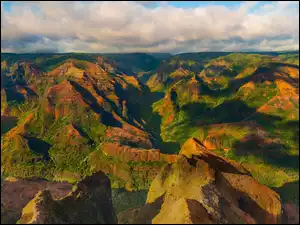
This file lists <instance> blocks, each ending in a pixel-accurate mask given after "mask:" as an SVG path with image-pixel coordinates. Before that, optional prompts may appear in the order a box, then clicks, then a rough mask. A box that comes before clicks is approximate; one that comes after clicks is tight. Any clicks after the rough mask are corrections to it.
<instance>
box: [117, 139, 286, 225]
mask: <svg viewBox="0 0 300 225" xmlns="http://www.w3.org/2000/svg"><path fill="white" fill-rule="evenodd" d="M158 199H160V202H161V204H160V205H159V206H157V205H156V204H157V200H158ZM154 203H156V204H154ZM153 204H154V205H156V207H155V208H153V207H151V206H152V205H153ZM145 207H148V209H149V210H150V212H149V213H152V218H147V221H145V220H144V221H143V220H141V218H142V217H141V215H140V214H141V213H140V212H143V210H145V209H144V208H145ZM145 207H144V208H143V207H142V208H140V209H138V210H135V215H132V214H131V216H133V218H132V217H131V218H130V219H128V218H126V215H127V216H129V215H130V212H129V211H127V212H126V214H124V213H123V214H120V215H119V223H124V222H126V221H129V220H130V221H131V222H133V223H135V222H137V220H139V221H138V222H149V221H151V223H159V224H160V223H170V222H171V223H234V224H239V223H247V224H253V223H280V217H281V202H280V198H279V195H278V194H277V193H276V192H274V191H272V190H271V189H269V188H268V187H266V186H264V185H262V184H260V183H258V182H257V181H256V180H255V179H254V178H253V177H252V176H251V174H250V173H249V172H248V171H247V170H246V169H245V168H244V167H243V166H241V165H240V164H238V163H236V162H233V161H230V160H227V159H225V158H222V157H220V156H217V155H215V154H214V153H212V152H211V151H209V150H207V149H206V148H205V147H204V146H203V144H202V143H201V142H200V141H199V140H197V139H195V138H193V139H190V140H188V141H187V142H186V143H185V144H184V145H183V147H182V149H181V151H180V156H179V159H178V160H177V162H175V163H173V164H168V165H166V166H164V167H163V169H162V171H161V173H160V174H159V175H157V176H156V178H155V179H154V180H153V182H152V184H151V187H150V190H149V193H148V197H147V204H146V206H145ZM158 208H160V210H157V209H158ZM154 212H155V213H154ZM131 213H133V211H132V212H131Z"/></svg>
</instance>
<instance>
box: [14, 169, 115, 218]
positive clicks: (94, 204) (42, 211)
mask: <svg viewBox="0 0 300 225" xmlns="http://www.w3.org/2000/svg"><path fill="white" fill-rule="evenodd" d="M116 222H117V218H116V216H115V212H114V209H113V205H112V199H111V187H110V181H109V179H108V177H107V176H106V175H105V174H104V173H103V172H97V173H94V174H93V175H92V176H89V177H86V178H84V179H83V180H81V181H80V182H79V183H78V184H77V185H75V186H74V187H73V190H72V192H70V193H69V195H68V196H66V197H64V198H61V199H59V200H54V199H53V198H52V195H51V192H50V190H42V191H39V192H38V194H37V195H36V196H35V197H34V198H33V199H32V200H31V201H30V202H29V203H28V204H27V205H26V206H25V208H24V209H23V211H22V216H21V218H20V219H19V221H18V223H21V224H51V223H54V224H78V223H80V224H113V223H116Z"/></svg>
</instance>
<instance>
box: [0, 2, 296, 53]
mask: <svg viewBox="0 0 300 225" xmlns="http://www.w3.org/2000/svg"><path fill="white" fill-rule="evenodd" d="M298 49H299V2H297V1H294V2H293V1H290V2H289V1H285V2H216V1H213V2H171V1H155V2H147V1H136V2H95V1H93V2H42V1H40V2H36V1H28V2H7V1H5V2H3V1H1V52H91V53H92V52H93V53H107V52H169V53H182V52H201V51H275V50H276V51H281V50H298Z"/></svg>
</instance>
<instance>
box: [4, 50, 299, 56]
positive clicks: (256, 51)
mask: <svg viewBox="0 0 300 225" xmlns="http://www.w3.org/2000/svg"><path fill="white" fill-rule="evenodd" d="M297 51H298V52H299V49H297V50H295V49H294V50H281V51H261V50H251V51H246V50H241V51H199V52H181V53H170V52H105V53H104V52H102V53H101V52H97V53H95V52H1V54H170V55H180V54H193V53H220V52H224V53H259V52H277V53H280V52H297Z"/></svg>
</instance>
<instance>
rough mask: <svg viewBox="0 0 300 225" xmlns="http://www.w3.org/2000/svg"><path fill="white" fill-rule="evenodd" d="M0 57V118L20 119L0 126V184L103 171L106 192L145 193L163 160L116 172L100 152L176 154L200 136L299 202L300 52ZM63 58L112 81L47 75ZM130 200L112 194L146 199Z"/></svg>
mask: <svg viewBox="0 0 300 225" xmlns="http://www.w3.org/2000/svg"><path fill="white" fill-rule="evenodd" d="M1 56H3V57H2V58H1V81H3V82H4V83H3V84H2V86H1V88H2V89H1V115H6V116H16V117H17V120H16V121H14V122H12V123H11V124H9V122H8V124H7V125H4V124H3V125H4V126H3V125H1V156H2V157H1V163H2V165H1V170H2V171H3V174H4V175H5V176H16V177H34V176H37V177H43V178H47V179H53V180H67V181H69V182H72V183H73V182H75V181H76V180H78V179H80V178H81V177H83V176H85V175H88V174H90V173H91V172H93V171H97V170H103V171H105V173H107V174H109V177H110V179H111V181H112V186H113V187H114V188H123V187H125V186H126V188H128V189H133V190H145V189H147V188H149V185H150V183H151V181H152V179H153V176H154V175H155V172H153V171H158V170H159V169H160V168H161V167H162V166H163V165H164V164H165V162H160V161H158V162H147V161H146V162H137V161H131V162H122V161H121V160H120V158H118V157H112V156H108V155H106V154H105V153H104V152H103V151H102V147H103V145H104V144H105V143H107V142H118V144H120V145H123V146H124V147H128V148H131V147H133V146H134V147H136V148H139V149H141V150H142V149H143V148H146V149H149V148H158V149H160V150H161V152H162V153H169V154H174V153H175V154H176V153H178V151H179V150H180V145H182V144H183V143H184V142H185V141H186V140H187V139H189V138H190V137H196V138H198V139H199V140H201V141H202V142H203V143H206V144H207V145H209V146H210V147H211V148H212V149H213V151H215V152H217V153H218V154H220V155H223V156H225V157H227V158H230V159H233V160H236V161H238V162H240V163H242V164H243V165H244V166H245V167H247V168H248V169H249V170H250V171H251V172H252V174H253V176H254V177H255V178H256V179H257V180H258V181H259V182H261V183H263V184H265V185H267V186H269V187H272V188H273V189H275V190H276V191H278V192H279V193H280V194H281V195H282V198H283V200H284V201H289V200H292V199H293V198H295V196H299V190H297V189H296V188H295V184H297V182H299V176H298V175H297V174H298V173H299V163H298V161H297V157H299V142H298V138H299V125H298V122H299V116H298V112H299V103H298V102H297V101H296V100H295V99H296V98H295V97H296V96H295V95H296V94H295V93H296V92H297V91H298V84H297V82H298V81H299V66H298V65H299V53H276V54H275V53H274V54H273V53H272V54H271V53H261V54H260V53H255V54H253V53H251V54H250V53H218V52H214V53H189V54H179V55H175V56H170V55H159V54H158V55H155V54H154V55H151V54H140V53H134V54H103V55H99V54H79V53H78V54H77V53H68V54H1ZM99 56H100V57H103V58H100V59H99V58H98V57H99ZM23 60H26V61H28V62H30V63H25V64H22V63H21V62H22V61H23ZM70 60H72V61H73V63H75V66H76V68H78V69H80V70H87V68H88V66H90V64H89V63H96V62H98V65H97V66H101V65H102V64H103V65H106V67H105V68H103V71H106V70H109V71H110V72H107V73H106V72H103V74H102V75H101V76H99V74H97V75H96V74H88V76H87V77H85V78H84V79H82V78H78V77H77V78H76V77H74V76H67V75H66V74H63V75H60V76H57V75H55V76H51V75H49V74H51V73H48V72H50V71H53V70H54V69H56V68H58V67H59V66H61V65H62V64H64V63H66V62H68V61H70ZM103 65H102V66H103ZM33 68H34V69H35V71H38V73H33V72H32V71H33ZM95 68H96V67H95ZM80 70H79V71H80ZM90 73H92V72H90ZM122 73H124V74H126V75H128V76H130V77H129V78H128V77H125V76H122ZM279 76H280V77H281V78H280V79H281V80H280V81H281V82H282V81H284V82H285V83H284V84H283V85H282V86H279V84H278V82H276V81H278V79H279V78H278V77H279ZM137 77H138V79H140V80H138V79H137ZM58 84H59V85H58ZM64 84H66V86H64ZM55 85H57V86H55ZM50 88H51V96H50V95H49V90H50ZM286 89H288V90H289V92H288V91H286V93H285V92H283V91H285V90H286ZM282 93H284V94H282ZM289 93H291V94H289ZM293 93H294V94H293ZM287 103H289V104H287ZM5 126H6V127H5ZM13 127H14V129H12V128H13ZM147 135H149V136H147ZM125 137H126V138H125ZM126 139H129V140H130V141H128V140H126ZM131 139H137V140H138V141H135V140H131ZM144 140H146V141H144ZM131 142H132V143H131ZM143 142H149V143H151V144H152V147H151V146H150V147H149V144H147V143H146V144H145V143H143ZM129 143H130V144H129ZM124 154H125V153H124ZM137 168H139V169H137ZM151 172H153V173H151ZM153 174H154V175H153ZM122 193H123V192H122ZM123 195H124V196H123ZM121 196H123V197H121ZM132 196H133V197H128V196H127V194H124V193H123V194H120V198H122V199H123V198H124V199H128V201H130V202H131V203H130V204H132V205H134V206H138V205H140V204H142V203H141V202H143V201H144V200H142V199H143V198H142V197H141V198H140V197H138V195H137V196H136V197H134V196H135V194H132ZM135 198H136V199H135ZM135 200H136V201H135ZM118 201H122V200H121V199H120V200H118ZM124 201H125V200H124ZM295 202H296V203H297V201H295ZM297 204H299V202H298V203H297ZM125 205H126V204H125V203H124V205H122V204H120V209H118V210H120V211H122V210H123V209H124V208H125V207H127V206H125Z"/></svg>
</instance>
